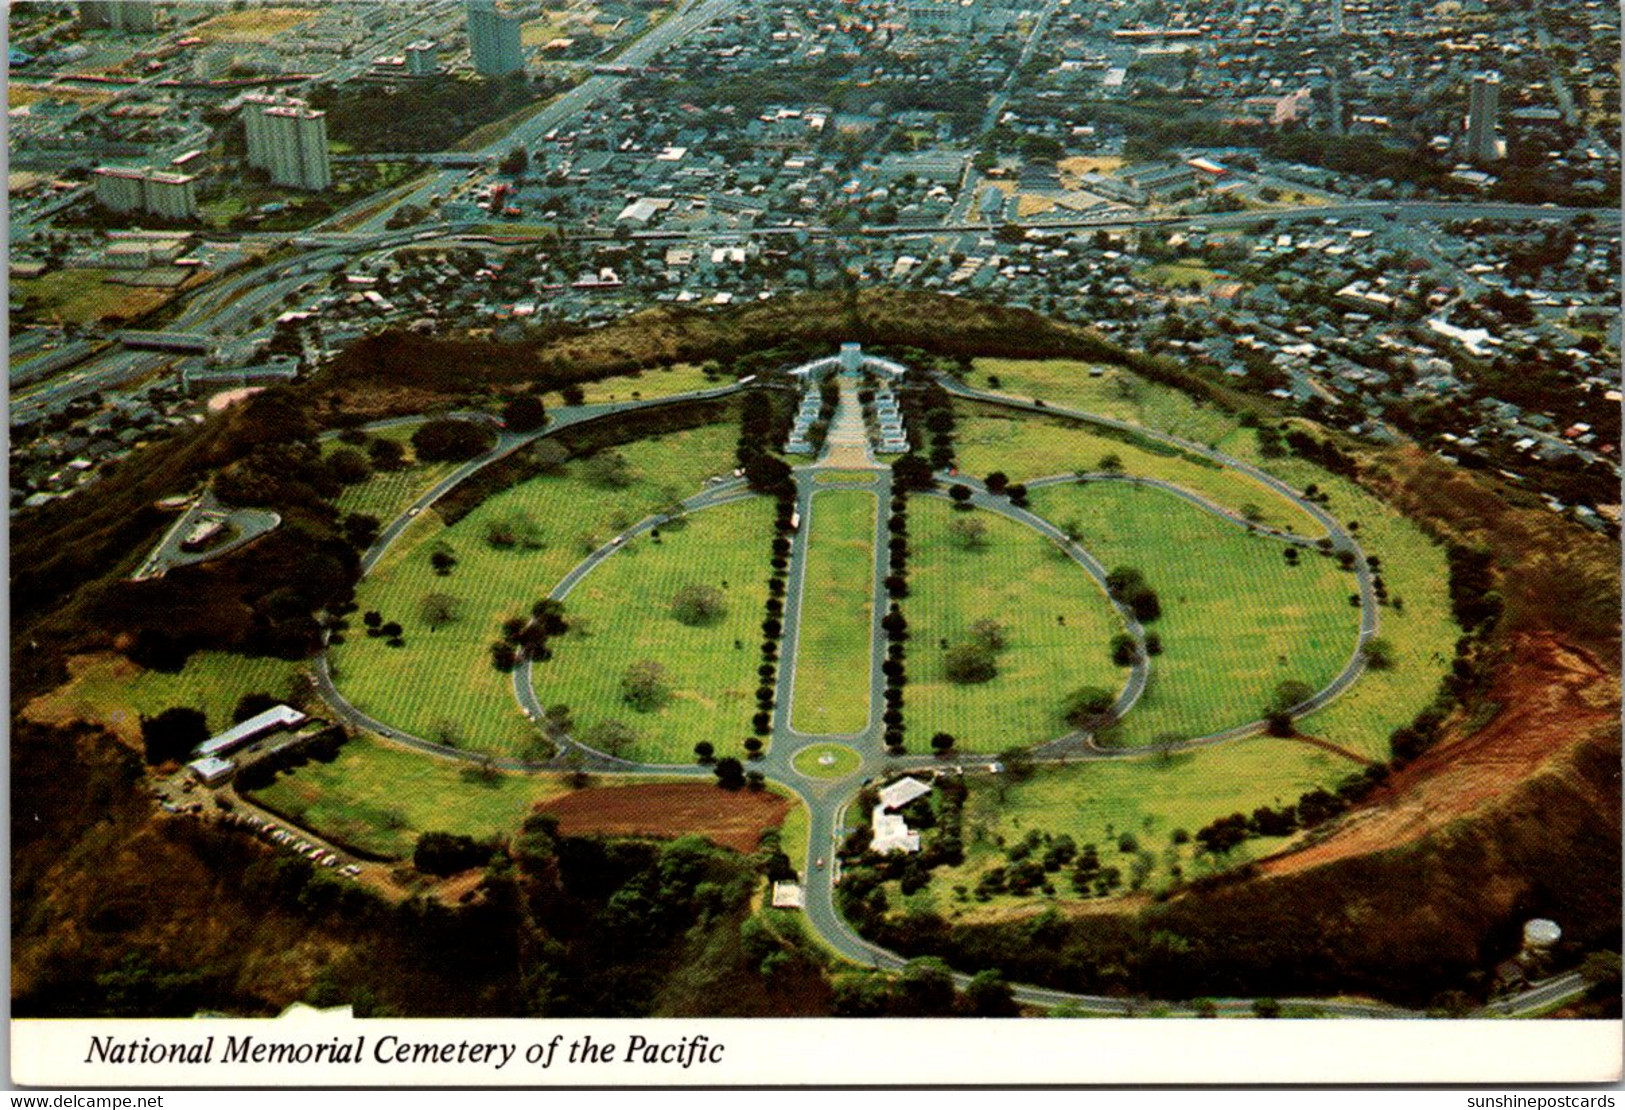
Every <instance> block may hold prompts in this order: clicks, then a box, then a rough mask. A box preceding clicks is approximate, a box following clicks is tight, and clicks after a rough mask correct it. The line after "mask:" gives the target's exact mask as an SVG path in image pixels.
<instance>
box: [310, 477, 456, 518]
mask: <svg viewBox="0 0 1625 1110" xmlns="http://www.w3.org/2000/svg"><path fill="white" fill-rule="evenodd" d="M457 467H458V464H457V463H454V462H435V463H425V464H423V465H414V466H408V467H406V468H405V469H403V470H377V471H374V472H373V475H372V477H371V478H368V479H367V480H366V481H365V482H361V483H359V484H357V485H353V486H346V487H345V489H344V492H343V493H341V494H339V496H338V498H337V500H335V501H334V502H333V503H334V504H335V505H337V506H338V508H339V511H340V512H343V513H370V514H371V515H372V516H375V517H377V518H378V520H379V522H380V523H381V524H384V525H388V524H389V523H390V522H391V521H393V520H394V519H395V518H396V517H398V516H400V515H401V514H402V513H404V512H405V511H406V510H407V509H408V508H409V507H411V504H412V502H414V501H416V500H417V499H418V498H419V497H422V496H423V495H424V494H425V493H428V492H429V490H431V489H433V488H434V485H435V483H436V482H439V481H440V480H441V479H443V478H445V477H446V476H447V475H448V474H450V473H451V472H452V471H454V470H456V469H457Z"/></svg>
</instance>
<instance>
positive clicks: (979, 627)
mask: <svg viewBox="0 0 1625 1110" xmlns="http://www.w3.org/2000/svg"><path fill="white" fill-rule="evenodd" d="M970 636H971V639H973V640H975V641H976V642H977V643H979V644H983V645H985V646H986V647H987V649H988V650H989V651H1003V650H1004V649H1005V648H1006V647H1007V646H1008V645H1009V643H1010V628H1009V626H1008V625H1006V624H1003V623H1001V622H999V621H996V620H994V619H993V618H992V617H983V618H982V619H981V620H979V621H977V622H976V623H975V624H972V625H971V626H970Z"/></svg>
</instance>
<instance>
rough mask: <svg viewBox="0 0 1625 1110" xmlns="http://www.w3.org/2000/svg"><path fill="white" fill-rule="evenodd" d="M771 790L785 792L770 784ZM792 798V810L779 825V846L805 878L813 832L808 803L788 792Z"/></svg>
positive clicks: (792, 865)
mask: <svg viewBox="0 0 1625 1110" xmlns="http://www.w3.org/2000/svg"><path fill="white" fill-rule="evenodd" d="M768 789H769V790H775V791H780V792H781V793H782V792H783V791H782V790H781V788H779V787H777V786H769V787H768ZM786 796H787V797H789V799H790V812H789V813H787V814H785V816H784V824H782V825H780V826H779V847H780V848H782V849H784V854H785V855H787V856H789V857H790V866H791V867H794V868H795V869H796V871H797V873H799V874H800V875H801V876H802V877H803V878H805V877H806V874H807V838H808V837H809V836H810V835H811V834H812V828H811V820H810V818H809V817H808V814H807V806H806V803H805V802H803V801H802V800H801V799H800V798H798V797H796V796H795V795H793V794H787V795H786Z"/></svg>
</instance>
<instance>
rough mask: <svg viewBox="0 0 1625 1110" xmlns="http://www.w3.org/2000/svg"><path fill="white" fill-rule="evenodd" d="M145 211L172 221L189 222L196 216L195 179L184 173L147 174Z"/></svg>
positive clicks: (151, 172) (155, 171) (152, 172)
mask: <svg viewBox="0 0 1625 1110" xmlns="http://www.w3.org/2000/svg"><path fill="white" fill-rule="evenodd" d="M146 186H147V198H146V200H147V211H148V212H151V213H152V214H153V215H155V216H167V217H169V218H170V219H172V220H190V219H192V218H193V217H194V216H196V215H197V178H196V177H194V176H193V175H192V174H186V173H163V172H161V171H158V170H152V171H149V172H148V174H147V181H146Z"/></svg>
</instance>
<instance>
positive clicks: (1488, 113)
mask: <svg viewBox="0 0 1625 1110" xmlns="http://www.w3.org/2000/svg"><path fill="white" fill-rule="evenodd" d="M1500 106H1501V75H1500V74H1499V73H1478V74H1474V75H1473V88H1472V93H1471V94H1470V98H1469V100H1468V103H1467V157H1468V158H1469V159H1471V160H1472V161H1474V162H1494V161H1495V160H1496V159H1498V158H1500V157H1501V144H1500V143H1499V142H1498V141H1496V138H1495V117H1496V113H1497V112H1498V111H1499V109H1500Z"/></svg>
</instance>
